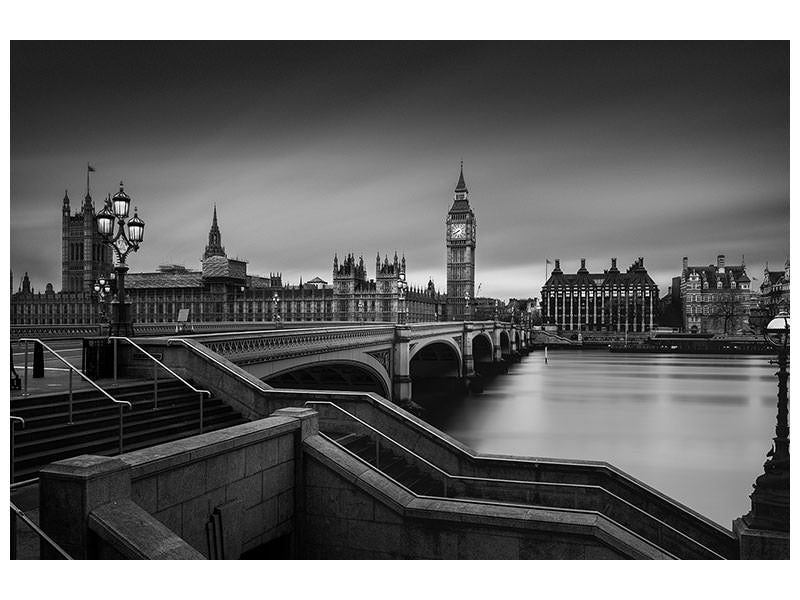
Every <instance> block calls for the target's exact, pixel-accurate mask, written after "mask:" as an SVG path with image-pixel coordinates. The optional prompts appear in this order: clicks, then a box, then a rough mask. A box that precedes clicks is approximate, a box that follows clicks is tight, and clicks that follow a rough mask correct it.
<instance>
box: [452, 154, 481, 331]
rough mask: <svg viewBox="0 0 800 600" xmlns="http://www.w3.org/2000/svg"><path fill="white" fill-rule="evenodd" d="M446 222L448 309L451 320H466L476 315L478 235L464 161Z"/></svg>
mask: <svg viewBox="0 0 800 600" xmlns="http://www.w3.org/2000/svg"><path fill="white" fill-rule="evenodd" d="M446 223H447V229H446V233H445V242H446V245H447V305H448V312H449V317H450V319H452V320H455V321H463V320H466V319H472V318H473V315H472V314H471V311H470V310H469V308H470V305H471V304H472V302H473V301H474V298H475V234H476V220H475V213H473V212H472V208H471V207H470V205H469V190H468V189H467V184H466V182H465V181H464V161H461V171H460V172H459V176H458V183H456V189H455V190H454V192H453V205H452V206H451V207H450V211H449V212H448V213H447V219H446ZM468 303H469V304H468Z"/></svg>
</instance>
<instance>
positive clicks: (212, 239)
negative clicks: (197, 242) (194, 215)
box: [203, 204, 225, 260]
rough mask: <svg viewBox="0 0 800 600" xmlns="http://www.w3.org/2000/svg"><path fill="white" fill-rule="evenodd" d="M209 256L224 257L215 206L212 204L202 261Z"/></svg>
mask: <svg viewBox="0 0 800 600" xmlns="http://www.w3.org/2000/svg"><path fill="white" fill-rule="evenodd" d="M211 256H225V248H224V246H223V245H222V234H221V233H220V231H219V224H218V223H217V205H216V204H214V216H213V218H212V219H211V230H210V231H209V232H208V245H207V246H206V251H205V252H204V253H203V259H204V260H205V259H206V258H209V257H211Z"/></svg>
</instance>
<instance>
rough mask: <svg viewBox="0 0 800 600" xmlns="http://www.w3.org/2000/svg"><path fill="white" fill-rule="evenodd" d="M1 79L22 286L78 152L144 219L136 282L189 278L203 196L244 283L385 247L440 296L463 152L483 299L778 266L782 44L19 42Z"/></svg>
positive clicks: (46, 241) (52, 248) (783, 133)
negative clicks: (548, 261)
mask: <svg viewBox="0 0 800 600" xmlns="http://www.w3.org/2000/svg"><path fill="white" fill-rule="evenodd" d="M11 67H12V68H11V217H12V223H13V226H12V231H11V248H12V252H11V267H12V269H13V271H14V273H15V274H19V273H21V272H23V271H25V270H28V271H29V272H30V273H31V276H32V278H33V280H34V282H35V285H36V286H37V287H43V285H44V282H45V281H52V282H54V283H55V284H56V287H57V288H58V287H59V285H60V274H59V261H60V257H59V253H60V239H59V236H60V219H59V216H60V206H61V198H62V196H63V190H64V188H65V187H66V188H68V189H69V191H70V196H71V198H72V201H73V207H77V206H79V203H80V201H81V199H82V197H83V194H84V193H85V189H84V188H85V179H84V175H85V171H84V170H85V164H86V161H87V160H91V161H92V164H93V165H94V166H95V167H96V168H97V173H96V174H95V175H96V178H95V179H94V183H93V190H92V192H93V195H94V197H95V199H98V198H101V197H102V196H103V195H104V194H105V193H107V192H113V191H114V190H115V189H116V186H117V184H118V182H119V180H120V179H124V180H125V182H126V189H127V190H128V191H129V192H130V193H131V195H132V196H133V198H134V203H137V204H138V205H139V207H140V214H141V216H142V217H143V218H144V219H145V221H146V222H147V233H146V242H145V244H144V246H143V247H142V250H141V251H140V252H139V253H138V254H137V255H136V256H134V257H133V258H132V260H131V266H132V268H133V269H134V270H145V269H153V268H155V266H156V265H158V264H160V263H164V262H178V263H184V264H187V266H194V267H196V266H198V264H199V263H198V260H199V256H200V255H201V254H202V251H203V247H204V244H205V242H206V237H207V233H208V227H209V225H210V220H211V211H212V208H213V205H214V204H215V203H216V204H217V206H218V209H219V216H220V226H221V228H222V235H223V242H224V243H225V245H226V248H227V250H228V252H229V254H231V255H238V256H240V257H243V258H247V259H248V260H249V268H250V270H251V271H252V272H257V273H268V272H270V271H282V272H283V273H284V274H285V276H286V277H287V278H288V279H289V280H292V281H296V280H297V279H299V277H300V276H303V277H304V278H305V277H312V276H314V275H320V276H322V277H323V278H326V279H327V278H329V272H330V269H331V262H332V257H333V253H334V252H335V251H338V252H339V253H340V254H341V253H346V252H349V251H352V252H355V253H356V254H357V255H358V254H362V253H363V255H364V258H365V260H366V261H367V264H368V265H370V268H372V267H371V265H372V263H373V261H374V255H375V253H376V252H377V251H379V250H380V252H381V253H384V252H386V253H393V252H394V250H395V249H397V250H398V251H401V252H403V251H405V253H406V256H407V259H408V264H409V270H410V275H411V280H412V281H413V282H415V283H419V284H422V283H424V282H426V281H427V278H428V276H433V277H434V279H435V280H436V281H437V283H441V284H444V274H445V265H444V257H445V253H444V241H443V239H444V218H445V214H446V212H447V210H448V208H449V203H450V198H451V194H452V189H453V187H454V184H455V181H456V178H457V174H458V171H457V169H458V161H459V160H460V159H461V158H462V157H463V159H464V160H465V174H466V177H467V183H468V186H469V188H470V192H471V199H472V204H473V207H474V210H475V212H476V214H477V218H478V224H479V229H478V251H477V252H478V253H477V275H476V278H477V280H479V281H482V282H483V283H484V291H487V290H488V291H489V292H491V293H493V294H496V295H501V296H525V295H530V294H535V293H537V291H538V289H539V287H540V286H541V283H542V279H543V276H544V268H543V265H544V260H545V258H548V257H549V258H553V257H556V256H560V257H561V258H562V259H564V260H565V261H567V260H568V259H569V261H574V263H575V264H577V261H578V259H579V258H580V257H582V256H586V257H587V258H589V259H590V263H592V264H597V265H598V267H599V266H600V265H606V264H607V262H608V259H609V258H610V257H611V256H617V257H619V259H620V263H621V264H626V265H627V264H630V262H632V261H633V260H634V259H635V258H636V257H638V256H646V257H647V264H648V265H650V268H651V270H652V272H653V273H654V274H655V275H656V276H657V280H658V283H659V284H660V285H661V286H662V289H666V285H668V283H669V277H671V276H672V274H674V273H675V272H676V270H677V269H678V268H679V264H680V258H681V256H683V255H684V254H685V253H687V252H689V253H691V254H692V255H693V256H695V255H696V256H697V262H698V263H700V264H702V263H705V262H710V261H712V260H713V259H714V257H715V256H716V254H717V253H725V254H727V255H729V256H731V257H733V256H736V257H739V256H740V255H741V254H742V253H745V254H746V255H747V260H748V263H749V264H753V265H763V263H764V261H766V260H770V261H772V262H782V261H783V260H784V258H785V257H786V255H787V254H788V197H789V188H788V186H789V183H788V182H789V177H788V141H789V136H788V131H789V130H788V118H789V107H788V43H785V42H769V43H761V42H737V43H727V42H714V43H699V42H691V43H666V42H664V43H662V42H647V43H637V42H626V43H610V42H594V43H578V42H558V43H550V42H469V43H467V42H447V43H400V42H381V43H367V42H361V43H345V42H336V43H334V42H325V43H322V42H313V43H312V42H269V43H267V42H261V43H246V42H239V43H221V42H218V43H188V42H157V43H155V42H147V43H134V42H121V43H120V42H114V43H111V42H96V43H83V42H58V43H53V42H14V43H12V47H11ZM706 254H708V256H705V255H706Z"/></svg>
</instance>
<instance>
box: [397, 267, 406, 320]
mask: <svg viewBox="0 0 800 600" xmlns="http://www.w3.org/2000/svg"><path fill="white" fill-rule="evenodd" d="M407 291H408V283H407V282H406V273H405V271H400V275H399V276H398V278H397V324H398V325H405V323H406V292H407Z"/></svg>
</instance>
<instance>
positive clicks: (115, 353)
mask: <svg viewBox="0 0 800 600" xmlns="http://www.w3.org/2000/svg"><path fill="white" fill-rule="evenodd" d="M118 341H119V340H117V338H114V385H116V384H117V342H118Z"/></svg>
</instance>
